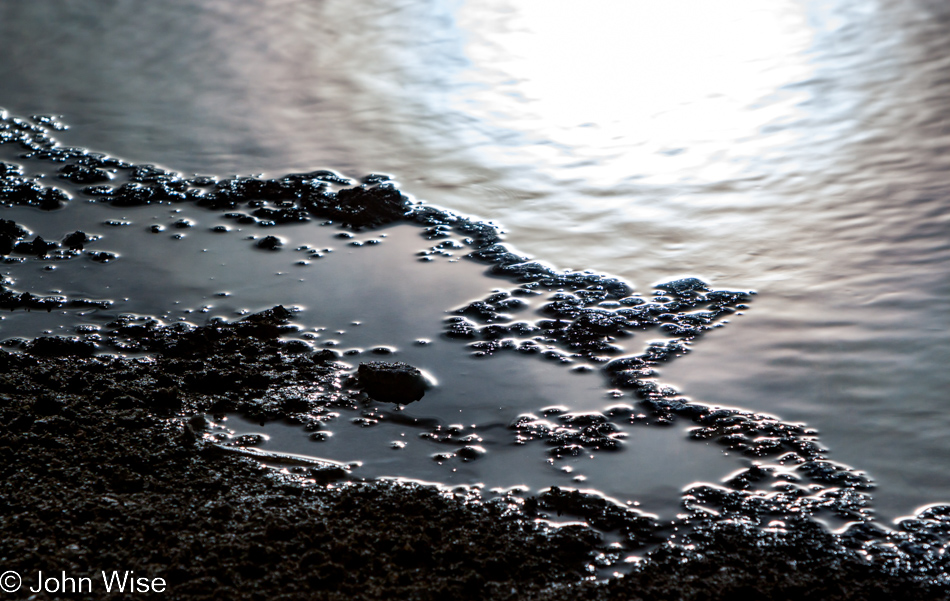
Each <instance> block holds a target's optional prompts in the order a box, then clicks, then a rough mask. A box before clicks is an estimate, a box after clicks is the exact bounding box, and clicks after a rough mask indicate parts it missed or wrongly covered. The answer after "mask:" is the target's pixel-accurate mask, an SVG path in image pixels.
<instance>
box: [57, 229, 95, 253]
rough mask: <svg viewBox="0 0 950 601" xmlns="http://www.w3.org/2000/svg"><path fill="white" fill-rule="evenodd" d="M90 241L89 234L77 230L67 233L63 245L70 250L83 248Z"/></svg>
mask: <svg viewBox="0 0 950 601" xmlns="http://www.w3.org/2000/svg"><path fill="white" fill-rule="evenodd" d="M90 241H91V238H90V237H89V236H87V235H86V233H85V232H83V231H75V232H73V233H71V234H67V235H66V237H65V238H63V246H65V247H66V248H68V249H69V250H82V249H83V246H85V244H86V243H87V242H90Z"/></svg>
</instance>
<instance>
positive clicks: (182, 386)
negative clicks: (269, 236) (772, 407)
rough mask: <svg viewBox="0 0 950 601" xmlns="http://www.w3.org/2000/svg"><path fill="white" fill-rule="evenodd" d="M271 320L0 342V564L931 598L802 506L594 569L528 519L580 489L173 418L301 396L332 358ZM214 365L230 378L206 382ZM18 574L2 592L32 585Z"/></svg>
mask: <svg viewBox="0 0 950 601" xmlns="http://www.w3.org/2000/svg"><path fill="white" fill-rule="evenodd" d="M285 318H286V314H285V313H284V312H283V311H281V310H280V309H275V310H273V311H271V312H268V313H265V314H262V315H259V316H253V317H252V318H250V319H248V320H245V321H243V322H236V323H234V324H228V325H217V326H213V327H205V328H201V329H199V330H196V331H193V332H191V333H187V334H178V333H175V332H173V331H168V330H167V329H161V328H159V329H153V330H152V331H150V332H148V333H147V334H146V333H145V332H142V331H140V332H138V333H137V334H138V335H141V336H142V337H143V339H146V340H148V341H149V342H148V344H150V345H151V346H152V348H154V349H156V351H157V352H156V354H155V358H154V359H133V358H117V357H110V356H100V357H94V358H83V357H76V356H71V355H72V354H73V353H75V352H80V354H82V349H81V348H79V347H76V346H75V345H69V344H63V345H57V344H56V343H54V342H48V343H46V344H44V345H36V346H34V347H33V352H34V353H37V354H43V355H65V356H34V355H30V354H26V353H9V352H6V351H0V372H2V375H0V391H2V392H0V421H2V423H3V424H4V430H3V434H2V435H0V454H2V456H3V464H2V465H3V467H2V470H3V478H2V483H0V487H2V493H0V503H2V504H3V508H2V516H3V519H2V521H0V529H2V535H0V566H2V567H3V569H4V570H15V571H17V572H19V573H20V574H21V575H22V576H23V578H24V585H25V586H29V587H34V588H35V586H36V574H37V572H38V571H42V572H43V573H44V575H45V576H46V577H48V576H49V575H56V576H59V574H60V573H61V572H63V571H65V572H66V574H67V576H70V577H74V578H80V577H90V578H91V579H92V580H91V582H92V587H93V589H92V593H89V594H86V593H84V594H79V593H77V594H69V595H68V597H69V598H88V599H101V598H125V597H124V596H122V595H113V596H111V597H110V596H109V595H106V594H105V591H104V588H103V584H102V580H101V576H100V574H99V573H100V571H102V570H106V571H111V570H133V571H134V572H135V574H136V576H147V577H149V578H162V579H164V580H165V582H166V583H167V590H166V591H164V592H163V593H152V595H153V596H158V595H161V596H162V597H163V598H169V599H312V598H327V599H330V598H332V599H337V598H338V599H404V598H405V599H509V598H510V599H525V598H539V599H578V598H582V599H803V598H814V599H914V600H925V599H946V598H947V591H946V590H945V589H939V588H938V587H931V586H929V585H928V584H927V583H928V581H932V580H933V578H934V577H935V576H937V575H938V574H939V573H940V572H941V570H945V569H946V558H945V557H944V558H941V559H942V560H941V561H939V562H933V563H923V562H921V563H919V564H917V565H908V564H906V563H903V562H901V561H900V560H899V557H898V556H897V555H895V558H894V560H893V561H876V562H873V563H872V562H869V561H867V560H865V559H862V558H861V556H859V555H858V554H856V553H854V552H853V551H852V550H849V549H848V548H847V543H848V541H847V540H845V539H842V538H841V537H837V536H833V535H831V534H828V533H827V532H826V531H824V530H823V529H821V528H820V527H818V526H817V525H816V524H815V523H814V522H807V521H802V522H801V523H797V524H796V523H789V524H788V525H787V528H786V530H785V532H784V533H771V534H769V533H764V532H763V531H761V530H760V529H758V528H755V527H753V526H750V525H742V524H741V523H740V522H738V521H727V522H720V523H709V524H706V525H701V524H697V527H696V528H695V529H694V530H693V531H691V532H690V533H689V535H688V536H689V541H686V540H683V541H681V542H680V544H670V542H667V543H664V544H662V545H660V546H659V547H658V548H656V549H655V550H653V551H652V552H650V553H649V554H648V555H647V559H646V560H645V561H644V562H643V563H642V564H641V565H640V566H638V567H637V568H636V569H635V570H634V571H633V572H631V573H629V574H627V575H626V576H625V577H624V578H622V579H613V580H611V581H609V582H607V583H603V582H596V581H592V579H591V578H590V576H591V572H590V568H589V567H588V566H591V565H592V564H593V563H594V558H595V557H596V555H597V554H598V553H601V552H604V551H608V552H609V549H607V548H605V545H604V542H603V538H602V536H601V535H600V534H599V533H598V532H596V531H594V530H593V529H591V528H589V527H587V526H583V525H572V526H566V527H560V528H552V527H549V526H547V525H546V524H545V522H544V521H539V520H538V518H539V517H548V518H552V519H554V520H561V521H563V520H567V519H570V518H569V517H567V516H562V517H560V518H559V517H558V515H557V514H558V511H557V509H559V508H560V509H569V510H573V511H574V512H575V513H579V514H583V513H585V512H586V513H588V514H589V515H588V516H587V517H588V521H590V522H596V520H597V515H601V516H603V515H604V513H603V511H602V510H603V508H602V507H598V506H597V505H596V503H590V504H589V505H587V506H586V507H585V506H584V503H583V502H582V501H581V502H569V501H565V500H560V501H559V500H558V499H557V498H556V496H554V497H552V495H551V494H549V495H547V496H546V497H545V496H543V497H542V498H541V499H529V500H528V501H527V502H526V503H524V504H523V505H519V504H518V503H517V502H516V501H512V502H505V501H493V502H486V503H483V502H478V501H477V500H473V499H471V498H463V497H459V496H453V495H451V494H448V493H444V492H441V491H439V490H437V489H435V488H427V487H421V486H411V485H400V484H394V483H368V484H352V485H340V484H334V483H333V481H334V480H338V479H341V478H345V477H346V473H345V470H342V469H341V468H340V467H338V466H319V465H314V466H307V465H306V464H301V465H300V466H294V467H291V468H289V470H284V471H283V473H281V472H279V471H277V470H275V469H271V468H264V467H261V466H260V464H259V463H257V462H256V461H254V460H252V459H248V458H245V457H242V456H240V455H238V454H235V453H229V452H226V451H225V450H223V449H221V448H220V447H218V446H217V445H216V444H215V443H213V442H211V441H210V440H209V439H206V438H203V437H202V432H201V430H202V424H203V418H200V417H193V418H190V419H189V418H182V417H179V416H180V415H192V416H200V415H202V414H203V413H204V412H212V413H214V412H216V411H224V410H234V409H237V410H241V409H243V410H244V411H245V412H247V411H248V410H249V409H250V406H249V405H248V404H246V403H245V402H244V400H243V399H245V398H249V396H248V395H246V394H245V393H247V392H253V395H251V396H256V397H263V398H270V400H271V401H272V402H271V403H270V404H269V405H267V406H268V409H267V413H268V414H270V416H271V417H276V416H277V415H282V416H284V417H288V418H291V419H292V418H293V417H294V416H295V415H299V412H300V411H305V410H308V409H312V408H309V407H306V406H304V405H305V404H306V403H305V402H304V401H300V400H297V401H295V400H294V399H293V398H291V397H281V396H280V394H279V392H278V391H280V390H282V389H287V388H289V387H291V386H293V385H296V384H301V383H307V384H311V385H312V384H313V383H314V382H325V383H329V382H331V381H332V380H334V379H338V378H341V377H345V375H344V374H342V373H341V372H340V371H339V370H338V369H337V368H336V367H335V366H334V364H333V362H332V360H331V359H332V356H331V355H329V354H326V353H317V354H311V353H295V352H294V350H295V349H293V348H288V345H287V344H286V343H284V342H282V341H281V340H280V339H279V338H278V335H279V334H280V332H281V329H282V323H283V320H284V319H285ZM129 333H130V332H128V331H127V332H126V334H129ZM237 357H239V358H240V359H236V358H237ZM212 372H213V373H218V374H227V377H228V379H229V380H230V381H231V382H234V383H235V384H234V385H233V386H231V387H230V390H228V391H226V392H224V393H223V394H221V393H217V394H214V395H212V394H209V390H208V388H207V384H206V379H205V378H206V376H207V374H208V373H212ZM269 393H270V397H268V394H269ZM339 402H349V401H347V400H346V399H345V397H341V399H340V400H339ZM257 406H258V408H260V405H259V404H258V405H257ZM598 512H600V513H599V514H598ZM620 521H621V522H622V521H623V520H622V518H620ZM613 525H614V526H615V527H618V524H616V523H615V524H613ZM633 526H634V527H636V526H643V527H644V528H645V529H646V530H649V528H647V527H646V526H645V525H643V524H633ZM619 527H621V528H622V525H621V526H619ZM687 542H689V543H690V546H684V544H683V543H687ZM921 552H923V551H922V550H921ZM941 566H943V567H941ZM23 590H25V589H23ZM23 590H21V593H20V594H18V595H12V596H7V598H29V595H27V594H23ZM36 598H58V597H57V595H52V594H50V595H47V594H45V593H40V594H39V595H38V596H37V597H36Z"/></svg>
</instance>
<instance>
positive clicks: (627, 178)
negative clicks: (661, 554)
mask: <svg viewBox="0 0 950 601" xmlns="http://www.w3.org/2000/svg"><path fill="white" fill-rule="evenodd" d="M102 6H108V9H99V10H96V9H95V8H94V7H93V6H92V5H90V4H89V3H84V4H83V5H82V6H78V5H62V4H60V3H55V2H45V1H40V2H30V3H10V4H8V5H4V6H3V7H2V8H0V46H2V48H3V53H4V56H5V57H7V58H6V59H5V60H4V62H3V64H2V65H0V104H2V105H4V106H5V107H6V108H7V109H9V110H11V111H12V112H14V113H18V114H34V113H55V114H63V115H65V116H66V120H67V121H68V122H69V123H70V124H71V125H72V126H73V127H72V129H71V130H69V131H66V132H61V133H59V134H57V137H58V138H59V139H61V140H62V141H63V142H64V143H66V144H77V145H81V146H83V147H88V148H92V149H95V150H102V151H106V152H109V153H111V154H113V155H116V156H121V157H123V158H126V159H128V160H132V161H137V162H153V163H160V164H163V165H165V166H167V167H170V168H173V169H176V170H180V171H182V172H185V173H192V172H203V173H204V172H207V173H213V174H220V175H226V174H229V173H257V172H265V173H270V174H277V173H283V172H288V171H294V170H310V169H313V168H316V167H326V168H331V169H336V170H339V171H340V172H342V173H346V174H349V175H360V174H363V173H367V172H379V171H382V172H386V173H391V174H394V176H395V177H396V179H397V180H398V181H399V182H400V184H401V187H402V188H403V189H404V190H406V191H407V192H409V193H412V194H414V195H415V196H416V197H418V198H422V199H426V200H429V201H431V202H434V203H437V204H439V205H442V206H446V207H449V208H450V209H455V210H458V211H462V212H466V213H470V214H475V215H479V216H482V217H485V218H490V219H493V220H497V221H498V222H500V223H502V224H503V225H504V227H505V228H506V230H507V231H508V240H509V241H511V242H512V243H513V244H514V245H516V246H517V247H518V248H519V249H520V250H522V251H526V252H528V253H531V254H533V255H535V256H537V257H538V258H541V259H544V260H547V261H550V262H552V263H553V264H555V265H557V266H558V267H561V268H580V269H587V268H590V269H596V270H601V271H604V272H608V273H612V274H616V275H618V276H621V277H623V278H625V279H627V280H628V281H630V282H632V283H633V284H634V285H635V286H636V287H637V288H638V289H640V290H647V289H648V288H649V285H651V284H653V283H656V282H658V281H665V280H669V279H672V278H674V277H680V276H685V275H692V276H698V277H701V278H703V279H704V280H706V281H708V282H711V283H712V284H713V285H715V286H718V287H732V288H740V289H755V290H756V291H757V292H758V296H757V297H756V301H755V302H754V303H753V307H752V309H751V310H750V311H748V312H746V315H744V316H742V317H741V318H734V319H732V320H730V321H731V323H730V324H729V325H728V326H727V327H725V328H722V329H719V330H717V331H715V332H713V333H711V334H710V335H708V336H706V337H705V338H704V339H703V340H702V341H701V342H700V343H698V344H697V345H696V347H695V351H694V352H693V353H692V354H691V356H690V357H686V358H683V359H680V360H677V361H675V362H672V363H671V364H669V366H668V367H664V368H663V370H662V374H661V376H662V378H663V380H664V382H669V383H672V384H674V385H676V386H677V387H678V388H679V389H680V390H681V391H682V392H683V393H684V394H686V395H688V396H690V397H691V398H693V399H695V400H697V401H701V402H705V403H710V404H722V405H729V406H738V407H742V408H745V409H748V410H752V411H763V412H767V413H772V414H775V415H778V416H780V417H781V418H782V419H784V420H787V421H802V422H804V423H806V424H808V425H809V426H813V427H815V428H817V429H818V430H819V431H820V432H821V440H822V442H823V443H824V444H825V445H826V446H828V447H830V448H831V450H832V456H833V457H834V458H835V459H837V460H839V461H843V462H845V463H848V464H850V465H853V466H856V467H858V468H861V469H863V470H866V471H867V472H869V473H870V475H871V476H872V477H873V478H874V480H875V481H876V482H877V484H878V487H877V489H876V490H875V491H874V498H875V507H876V509H877V512H878V515H879V516H880V517H881V518H883V519H885V520H888V519H892V518H894V517H896V516H899V515H904V514H908V513H911V512H912V511H913V510H914V509H915V508H916V507H917V506H920V505H923V504H927V503H935V502H950V475H948V473H947V471H946V469H945V468H944V467H943V466H944V465H946V461H947V460H948V459H950V442H948V438H947V437H946V436H945V432H947V430H948V427H950V417H948V415H950V413H948V412H947V410H946V409H947V397H946V391H947V390H948V389H950V376H948V373H947V371H946V369H945V365H946V364H947V360H948V359H950V340H948V337H947V336H946V334H945V333H946V332H947V331H948V327H950V301H948V298H950V294H948V293H950V284H948V279H947V277H946V273H947V271H948V269H947V268H948V262H950V244H948V240H950V203H948V201H947V193H948V191H950V185H948V184H947V183H946V176H945V174H946V173H947V170H948V167H950V153H948V152H947V149H948V148H950V125H948V124H950V108H948V106H947V103H946V102H945V98H946V97H947V96H948V92H950V58H948V57H950V53H948V52H947V50H948V47H947V42H946V37H945V35H944V32H945V31H946V27H947V25H948V22H950V13H948V12H947V9H946V7H945V5H944V4H943V3H940V2H927V1H925V0H913V1H909V2H902V3H889V2H885V1H883V0H872V1H869V2H857V1H852V0H835V1H833V2H827V1H822V2H819V1H817V0H816V1H808V0H801V1H784V2H778V3H771V4H769V5H768V6H761V5H760V4H759V3H752V2H733V3H729V4H728V5H721V6H720V5H716V6H713V5H710V4H709V3H705V2H693V1H686V0H681V1H678V2H669V3H665V4H663V6H662V7H658V6H655V5H653V4H651V3H639V2H630V3H607V2H603V3H594V4H591V3H587V4H584V5H583V7H581V6H580V5H577V4H573V3H568V2H547V3H543V4H539V3H533V2H528V1H526V0H525V1H514V0H511V1H498V2H492V3H466V2H424V3H404V4H393V3H382V2H379V3H376V2H365V3H359V5H358V6H353V4H352V3H344V2H335V1H326V2H319V3H310V2H277V1H276V0H274V1H271V2H253V3H252V2H201V3H191V4H190V5H189V4H180V5H177V6H176V8H175V9H174V10H171V9H168V8H167V7H164V6H160V5H146V6H135V7H132V6H126V5H117V6H114V5H111V4H110V5H105V4H103V5H102ZM684 15H689V18H685V17H684ZM37 215H38V214H37ZM159 217H160V218H167V216H165V215H160V216H159ZM6 218H9V217H6ZM43 218H44V219H45V218H46V217H45V216H44V217H43ZM25 221H26V222H27V224H28V225H31V227H34V229H37V230H40V229H41V228H40V226H39V218H36V219H33V222H31V221H30V220H26V219H25ZM202 225H203V224H202ZM101 229H102V228H100V230H101ZM116 231H119V230H116ZM113 233H114V232H113V231H112V230H110V231H109V234H110V235H112V234H113ZM229 239H230V238H229ZM187 240H188V239H187V238H186V239H184V240H182V241H181V242H183V243H185V244H187V243H188V242H187ZM163 244H170V243H169V242H164V241H163ZM116 248H117V247H116ZM366 250H370V249H366ZM361 252H362V250H361ZM407 264H408V263H407ZM105 267H108V266H105ZM288 270H289V267H288ZM288 279H289V278H288ZM463 279H466V280H467V278H463ZM468 281H477V280H468ZM194 285H195V286H196V288H195V290H196V292H195V296H194V300H193V301H192V302H190V303H189V306H190V307H191V308H193V309H196V310H200V307H201V306H202V302H203V301H202V300H201V298H200V297H202V295H204V294H206V293H210V292H217V291H218V290H214V291H211V290H210V288H206V287H204V286H202V285H200V284H199V283H195V284H194ZM57 286H58V285H57ZM289 290H290V288H288V294H290V292H289ZM467 294H468V293H467ZM469 296H470V295H469ZM130 302H131V301H130ZM242 302H243V301H242ZM281 302H284V301H283V300H282V301H281ZM287 302H291V303H292V302H297V301H295V300H292V301H287ZM300 302H301V304H304V301H303V299H301V301H300ZM245 306H247V307H250V304H247V305H241V306H240V307H245ZM240 307H237V306H235V307H234V308H240ZM445 308H448V307H445ZM142 310H143V312H148V311H145V309H142ZM167 310H168V308H167V307H163V308H158V307H154V308H153V309H152V312H155V313H160V312H161V311H167ZM5 323H6V322H5ZM4 327H6V326H4ZM366 331H369V328H367V330H366ZM379 338H380V339H383V338H387V340H380V342H379V343H389V344H398V341H394V340H391V339H388V338H389V337H388V336H384V335H380V336H379ZM374 343H375V342H374ZM670 438H671V439H673V438H675V437H670ZM670 444H674V443H673V442H670ZM476 463H477V462H476ZM473 465H475V464H473ZM687 481H688V477H687V476H686V475H685V474H684V478H683V483H684V484H685V483H686V482H687ZM605 486H606V485H605Z"/></svg>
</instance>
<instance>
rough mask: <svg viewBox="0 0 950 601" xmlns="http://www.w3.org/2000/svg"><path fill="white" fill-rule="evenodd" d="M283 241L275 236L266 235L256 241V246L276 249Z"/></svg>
mask: <svg viewBox="0 0 950 601" xmlns="http://www.w3.org/2000/svg"><path fill="white" fill-rule="evenodd" d="M283 245H284V243H283V242H282V241H281V239H280V238H278V237H277V236H266V237H264V238H261V239H260V240H258V241H257V248H263V249H264V250H277V249H278V248H280V247H281V246H283Z"/></svg>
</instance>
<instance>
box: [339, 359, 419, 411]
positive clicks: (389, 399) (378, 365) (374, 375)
mask: <svg viewBox="0 0 950 601" xmlns="http://www.w3.org/2000/svg"><path fill="white" fill-rule="evenodd" d="M357 378H358V379H359V383H360V386H362V388H363V390H364V391H365V392H366V394H368V395H369V396H371V397H372V398H374V399H376V400H377V401H383V402H385V403H397V404H400V405H405V404H407V403H412V402H414V401H418V400H419V399H421V398H422V397H423V395H425V392H426V389H427V388H428V387H429V383H428V382H427V381H426V378H425V376H424V375H423V374H422V371H420V370H419V368H416V367H413V366H411V365H409V364H408V363H402V362H400V361H392V362H387V361H372V362H370V363H360V367H359V369H358V370H357Z"/></svg>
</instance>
